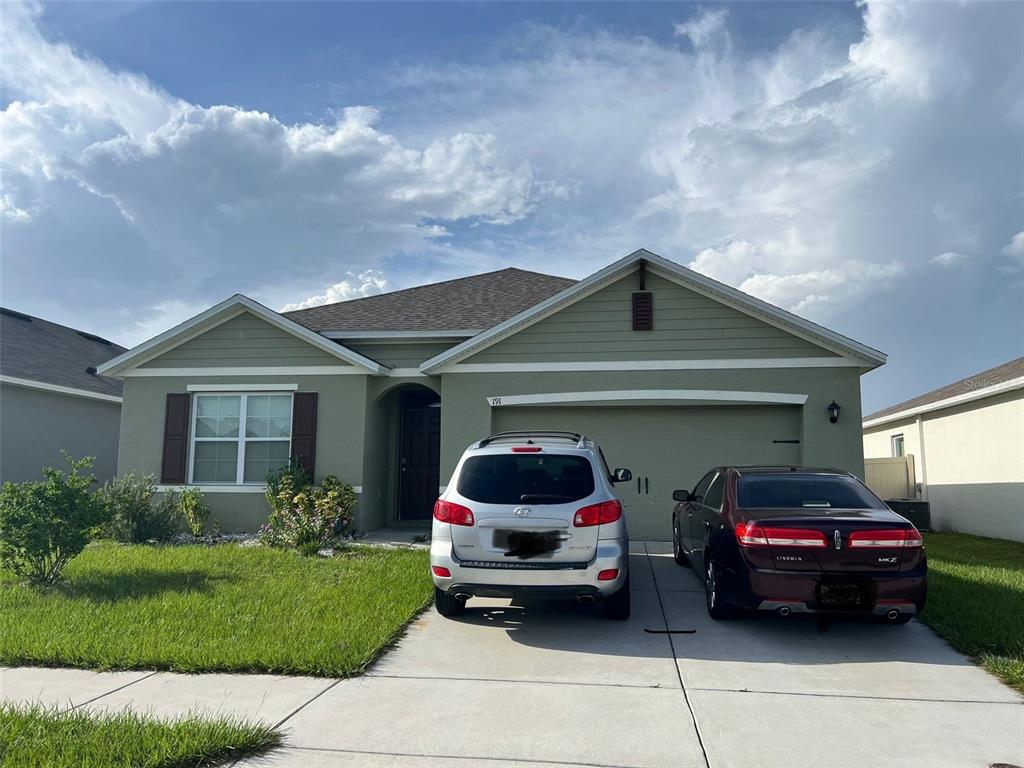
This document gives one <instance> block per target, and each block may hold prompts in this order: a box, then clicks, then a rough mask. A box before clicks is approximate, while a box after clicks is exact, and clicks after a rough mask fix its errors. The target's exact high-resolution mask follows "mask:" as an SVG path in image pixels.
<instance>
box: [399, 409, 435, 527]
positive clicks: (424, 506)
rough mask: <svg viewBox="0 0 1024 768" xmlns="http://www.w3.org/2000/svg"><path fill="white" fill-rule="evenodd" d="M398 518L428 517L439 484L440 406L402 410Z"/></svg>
mask: <svg viewBox="0 0 1024 768" xmlns="http://www.w3.org/2000/svg"><path fill="white" fill-rule="evenodd" d="M400 449H401V450H400V453H399V458H398V465H399V478H398V519H399V520H429V519H430V516H431V514H432V513H433V509H434V502H435V501H437V494H438V487H439V485H440V483H441V471H440V460H441V409H440V408H436V407H435V408H430V407H422V406H413V405H410V406H407V407H404V408H403V409H402V427H401V440H400Z"/></svg>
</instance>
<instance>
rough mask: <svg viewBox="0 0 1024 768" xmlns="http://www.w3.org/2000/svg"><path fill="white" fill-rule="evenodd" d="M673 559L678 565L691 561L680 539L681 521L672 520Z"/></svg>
mask: <svg viewBox="0 0 1024 768" xmlns="http://www.w3.org/2000/svg"><path fill="white" fill-rule="evenodd" d="M672 559H673V560H675V561H676V565H686V564H687V563H688V562H689V561H688V560H687V559H686V553H685V552H683V545H682V542H681V541H680V540H679V521H678V520H673V521H672Z"/></svg>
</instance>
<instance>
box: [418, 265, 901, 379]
mask: <svg viewBox="0 0 1024 768" xmlns="http://www.w3.org/2000/svg"><path fill="white" fill-rule="evenodd" d="M641 261H643V262H645V264H647V265H650V266H651V267H652V268H653V269H652V271H653V272H654V273H655V274H657V275H659V276H661V277H665V278H668V279H671V280H672V281H673V282H676V283H678V284H680V285H683V286H684V287H687V288H690V289H692V290H694V291H697V292H698V293H701V294H702V295H705V296H707V297H708V298H711V299H714V300H716V301H719V302H721V303H723V304H725V305H727V306H730V307H732V308H734V309H737V310H739V311H742V312H744V313H745V314H748V315H752V316H755V317H757V318H758V319H760V320H763V321H765V322H768V323H770V324H772V325H774V326H776V327H778V328H782V329H783V330H786V331H788V332H791V333H794V334H796V335H798V336H801V338H806V339H807V340H808V341H811V342H812V343H815V344H817V345H818V346H822V347H824V348H826V349H829V350H830V351H833V352H837V353H838V354H840V355H842V356H850V357H854V358H859V359H862V360H863V361H864V363H865V364H863V365H862V367H864V368H866V369H871V368H875V367H878V366H879V365H883V364H884V363H885V360H886V356H885V354H884V353H882V352H879V351H878V350H877V349H872V348H871V347H868V346H866V345H864V344H861V343H860V342H857V341H854V340H853V339H849V338H847V337H846V336H843V335H841V334H838V333H836V332H835V331H830V330H829V329H827V328H824V327H822V326H820V325H817V324H816V323H812V322H811V321H809V320H804V319H803V318H802V317H798V316H797V315H794V314H792V313H791V312H787V311H786V310H784V309H780V308H779V307H776V306H773V305H772V304H769V303H767V302H765V301H761V300H760V299H756V298H754V297H753V296H750V295H748V294H746V293H743V292H742V291H738V290H736V289H735V288H731V287H730V286H728V285H725V284H724V283H719V282H718V281H717V280H712V279H711V278H708V277H705V276H704V275H700V274H698V273H697V272H694V271H693V270H690V269H687V268H686V267H683V266H681V265H679V264H676V263H674V262H671V261H669V260H668V259H665V258H663V257H661V256H658V255H657V254H655V253H651V252H650V251H648V250H645V249H643V248H641V249H640V250H638V251H634V252H633V253H631V254H629V255H628V256H626V257H624V258H622V259H619V260H618V261H616V262H614V263H613V264H609V265H608V266H607V267H605V268H604V269H601V270H599V271H597V272H595V273H594V274H592V275H590V276H589V277H587V278H584V279H583V280H581V281H579V282H578V283H575V284H574V285H571V286H569V287H568V288H565V289H564V290H562V291H559V292H558V293H556V294H555V295H554V296H551V297H549V298H547V299H545V300H544V301H541V302H539V303H537V304H535V305H534V306H532V307H530V308H529V309H526V310H524V311H522V312H520V313H519V314H518V315H514V316H513V317H510V318H509V319H508V320H505V321H504V322H501V323H499V324H498V325H495V326H494V327H492V328H489V329H487V330H486V331H484V332H483V333H480V334H478V335H477V336H474V337H473V338H471V339H467V340H466V341H464V342H462V343H461V344H457V345H456V346H454V347H452V348H451V349H448V350H445V351H444V352H442V353H441V354H439V355H435V356H434V357H432V358H430V359H429V360H426V361H424V362H423V363H421V364H420V370H421V371H423V372H424V373H432V372H434V371H435V370H437V369H438V368H441V367H443V366H446V365H452V364H455V363H458V362H459V361H460V360H463V359H465V358H466V357H469V356H470V355H472V354H475V353H477V352H480V351H482V350H483V349H486V348H487V347H489V346H491V345H493V344H496V343H498V342H499V341H501V340H502V339H504V338H507V337H508V336H511V335H512V334H514V333H516V332H517V331H520V330H522V329H524V328H527V327H529V326H531V325H533V324H534V323H537V322H540V321H541V320H543V319H544V318H546V317H550V316H551V315H553V314H554V313H556V312H558V311H559V310H561V309H564V308H565V307H567V306H570V305H571V304H575V303H576V302H577V301H581V300H582V299H584V298H586V297H587V296H589V295H591V294H592V293H594V292H596V291H598V290H600V289H601V288H604V287H605V286H607V285H610V284H611V283H613V282H615V281H616V280H618V279H619V278H620V277H623V276H624V275H626V274H629V273H630V272H632V271H633V269H634V268H635V267H636V265H637V264H638V263H639V262H641Z"/></svg>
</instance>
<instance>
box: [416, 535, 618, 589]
mask: <svg viewBox="0 0 1024 768" xmlns="http://www.w3.org/2000/svg"><path fill="white" fill-rule="evenodd" d="M430 564H431V565H432V566H441V567H442V568H447V569H448V571H449V572H450V573H451V576H450V577H441V576H437V575H433V574H432V576H433V579H434V586H436V587H437V588H438V589H440V590H443V591H444V592H447V593H450V594H456V593H462V594H468V595H473V596H478V597H551V598H558V597H579V596H581V595H589V596H591V597H608V596H609V595H612V594H614V593H615V592H617V591H618V590H619V589H620V588H621V587H622V585H623V584H624V583H625V581H626V573H627V570H628V568H629V539H625V538H623V539H602V540H600V541H599V542H598V545H597V554H596V556H595V557H594V559H593V560H591V561H589V562H586V563H551V564H550V567H541V564H540V563H538V562H536V561H525V563H524V564H525V565H526V566H527V567H526V568H516V567H514V565H515V563H509V564H507V565H508V566H513V567H507V566H506V564H505V563H502V562H497V563H494V564H493V566H490V564H488V566H483V564H481V565H482V567H473V566H470V565H467V564H466V563H465V562H464V561H462V560H460V559H459V558H458V557H457V556H456V555H455V553H454V552H453V551H452V542H451V539H433V540H432V541H431V543H430ZM545 565H546V564H545ZM612 568H614V569H616V570H618V572H619V574H618V576H617V577H616V578H615V579H612V580H610V581H598V579H597V575H598V574H599V573H600V572H601V571H605V570H609V569H612Z"/></svg>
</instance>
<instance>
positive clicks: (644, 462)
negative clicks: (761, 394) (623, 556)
mask: <svg viewBox="0 0 1024 768" xmlns="http://www.w3.org/2000/svg"><path fill="white" fill-rule="evenodd" d="M492 425H493V428H494V431H496V432H501V431H506V430H515V429H549V430H550V429H556V430H567V431H570V432H581V433H583V434H585V435H587V436H588V437H592V438H593V439H594V440H596V441H597V442H598V443H599V444H600V446H601V449H602V450H603V451H604V455H605V457H606V458H607V460H608V464H609V466H610V467H611V468H612V469H614V468H615V467H628V468H629V469H630V470H632V472H633V481H632V482H631V483H620V484H619V485H618V486H616V491H617V492H618V494H619V496H620V498H621V499H622V500H623V502H625V505H626V515H627V521H628V524H629V533H630V536H631V537H632V538H634V539H662V540H667V539H670V538H671V534H672V529H671V515H672V506H673V502H672V491H674V490H675V489H677V488H690V489H692V488H693V486H694V485H695V484H696V483H697V481H698V480H699V479H700V478H701V476H702V475H703V474H704V473H705V472H706V471H707V470H708V469H709V468H710V467H713V466H716V465H720V464H799V463H800V446H799V445H798V444H796V443H793V442H778V441H794V440H797V439H799V437H800V408H799V407H796V406H781V405H773V406H759V405H749V406H729V405H701V406H660V407H652V406H629V407H624V406H619V407H616V406H600V407H589V406H553V407H502V408H495V409H494V410H493V412H492Z"/></svg>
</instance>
